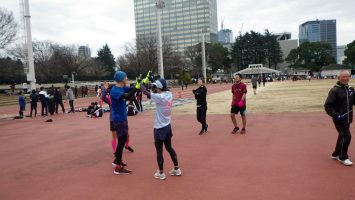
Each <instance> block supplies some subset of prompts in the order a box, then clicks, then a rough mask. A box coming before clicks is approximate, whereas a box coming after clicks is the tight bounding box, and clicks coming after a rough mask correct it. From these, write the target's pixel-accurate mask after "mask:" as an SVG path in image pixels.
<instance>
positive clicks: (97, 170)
mask: <svg viewBox="0 0 355 200" xmlns="http://www.w3.org/2000/svg"><path fill="white" fill-rule="evenodd" d="M45 119H46V118H41V117H37V118H35V119H29V118H27V119H23V120H0V144H1V145H0V158H1V159H0V169H1V170H0V177H1V179H0V199H1V200H3V199H4V200H7V199H11V200H12V199H24V198H25V199H36V200H40V199H43V200H48V199H63V200H64V199H65V200H67V199H93V200H94V199H95V200H96V199H154V200H155V199H157V200H159V199H179V200H181V199H194V200H195V199H205V200H209V199H211V200H212V199H213V200H215V199H231V200H232V199H233V200H235V199H251V200H259V199H260V200H278V199H280V200H285V199H287V200H293V199H294V200H299V199H303V200H305V199H306V200H308V199H309V200H311V199H317V200H318V199H322V200H324V199H326V200H328V199H329V200H352V199H355V191H354V187H355V184H354V181H353V180H354V179H355V172H354V167H345V166H342V165H340V163H339V162H337V161H333V160H331V159H330V154H331V152H332V150H333V148H334V145H335V141H336V137H337V133H336V132H335V128H334V127H333V125H332V123H331V120H330V119H329V118H328V117H327V116H326V115H325V114H323V113H307V114H302V113H300V114H292V113H288V114H287V113H285V114H277V115H276V114H275V115H249V116H248V133H247V134H246V135H240V134H238V135H232V134H230V131H231V128H232V125H231V122H230V119H229V116H228V115H213V116H208V123H209V125H210V128H209V132H208V134H207V135H203V136H199V135H197V133H198V131H199V128H200V126H199V124H198V123H197V122H196V120H195V116H192V115H185V116H178V115H176V116H173V123H172V126H173V132H174V139H173V144H174V148H175V150H176V152H177V154H178V158H179V162H180V166H181V169H182V171H183V175H182V176H181V177H170V176H169V177H168V178H167V180H165V181H161V180H155V179H154V178H153V174H154V172H155V170H156V169H157V164H156V160H155V157H156V155H155V149H154V146H153V137H152V126H153V116H152V112H145V113H143V114H141V115H138V116H135V117H130V118H129V125H130V134H131V146H132V147H133V148H134V149H135V150H136V151H135V152H134V153H128V152H125V153H124V155H123V158H124V160H125V162H127V163H128V164H129V168H130V169H132V170H133V171H134V172H133V174H131V175H126V176H122V175H120V176H117V175H114V174H113V173H112V172H113V168H112V166H111V161H112V160H113V157H112V152H111V144H110V141H111V139H110V137H111V136H110V133H109V131H108V115H105V116H104V118H101V119H88V118H86V117H85V114H84V113H75V114H67V115H58V116H54V117H52V119H53V120H54V122H52V123H44V122H43V121H44V120H45ZM238 120H239V119H238ZM352 131H353V132H354V129H352ZM354 150H355V148H354V145H351V146H350V150H349V154H350V156H352V155H354V153H355V151H354ZM171 167H172V163H171V160H170V158H169V157H168V154H165V169H166V171H168V170H170V169H171Z"/></svg>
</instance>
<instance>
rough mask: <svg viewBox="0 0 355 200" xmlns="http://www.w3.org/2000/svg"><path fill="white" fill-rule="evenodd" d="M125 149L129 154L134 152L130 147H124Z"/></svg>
mask: <svg viewBox="0 0 355 200" xmlns="http://www.w3.org/2000/svg"><path fill="white" fill-rule="evenodd" d="M125 149H127V150H128V151H130V152H132V153H133V152H134V150H133V149H132V148H131V147H130V146H128V147H125Z"/></svg>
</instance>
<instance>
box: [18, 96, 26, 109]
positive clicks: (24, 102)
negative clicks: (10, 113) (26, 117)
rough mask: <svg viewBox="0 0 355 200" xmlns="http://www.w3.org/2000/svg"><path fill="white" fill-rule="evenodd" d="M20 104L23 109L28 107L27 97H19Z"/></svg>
mask: <svg viewBox="0 0 355 200" xmlns="http://www.w3.org/2000/svg"><path fill="white" fill-rule="evenodd" d="M18 104H19V105H20V108H21V109H25V106H26V101H25V97H23V96H19V97H18Z"/></svg>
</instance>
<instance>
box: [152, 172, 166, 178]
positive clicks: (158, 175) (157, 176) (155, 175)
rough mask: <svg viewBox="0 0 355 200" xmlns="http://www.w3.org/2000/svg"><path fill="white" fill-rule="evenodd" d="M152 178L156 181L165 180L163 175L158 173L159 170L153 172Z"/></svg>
mask: <svg viewBox="0 0 355 200" xmlns="http://www.w3.org/2000/svg"><path fill="white" fill-rule="evenodd" d="M154 178H156V179H160V180H165V179H166V176H165V173H164V172H163V173H160V171H159V170H157V172H155V174H154Z"/></svg>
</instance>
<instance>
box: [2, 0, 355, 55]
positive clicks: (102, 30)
mask: <svg viewBox="0 0 355 200" xmlns="http://www.w3.org/2000/svg"><path fill="white" fill-rule="evenodd" d="M133 2H134V1H133V0H30V9H31V11H30V12H31V16H32V18H31V22H32V35H33V38H34V39H38V40H52V41H55V42H58V43H64V44H75V45H86V44H88V45H89V46H90V48H91V54H92V55H96V53H97V50H98V49H99V48H100V47H101V46H103V45H104V44H105V43H107V44H108V45H109V46H110V48H111V50H112V52H113V53H114V56H115V57H117V55H119V54H120V53H122V52H123V46H124V45H125V44H126V43H130V42H133V40H134V38H135V28H134V7H133ZM217 4H218V21H219V28H220V22H221V19H224V27H225V28H229V29H231V30H233V32H234V35H235V36H236V35H237V34H238V32H239V31H240V29H241V26H242V24H244V26H243V29H242V32H246V31H249V30H255V31H258V32H263V31H264V30H265V29H266V28H267V29H269V31H270V32H273V33H279V32H292V38H294V39H296V38H298V25H299V24H302V23H303V22H305V21H309V20H315V19H336V20H337V34H338V36H337V37H338V45H345V44H348V43H350V42H351V41H353V40H355V12H354V8H355V1H354V0H287V1H285V0H263V1H256V0H217ZM0 7H3V8H6V9H8V10H10V11H13V12H14V15H15V17H16V19H17V20H19V16H20V11H19V0H1V2H0Z"/></svg>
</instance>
